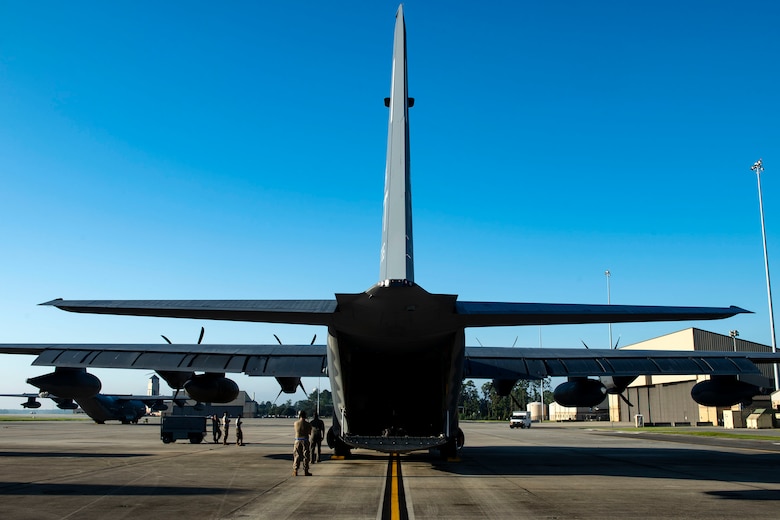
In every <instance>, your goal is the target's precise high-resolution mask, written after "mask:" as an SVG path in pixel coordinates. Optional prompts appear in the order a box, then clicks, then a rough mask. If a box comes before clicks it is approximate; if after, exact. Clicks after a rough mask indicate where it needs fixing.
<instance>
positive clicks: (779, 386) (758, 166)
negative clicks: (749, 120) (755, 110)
mask: <svg viewBox="0 0 780 520" xmlns="http://www.w3.org/2000/svg"><path fill="white" fill-rule="evenodd" d="M750 169H751V170H753V171H754V172H756V179H758V210H759V212H760V213H761V238H762V239H763V241H764V270H765V271H766V294H767V300H768V301H769V331H770V334H771V336H772V352H773V353H777V339H776V337H775V315H774V312H773V310H772V284H771V283H770V281H769V255H768V254H767V250H766V227H765V226H764V199H763V197H762V195H761V172H762V171H764V164H763V162H762V161H761V159H759V160H758V161H756V162H755V164H753V166H751V167H750ZM773 367H774V376H775V390H780V377H779V375H778V370H777V363H775V364H774V365H773Z"/></svg>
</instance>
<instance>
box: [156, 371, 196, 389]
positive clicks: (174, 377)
mask: <svg viewBox="0 0 780 520" xmlns="http://www.w3.org/2000/svg"><path fill="white" fill-rule="evenodd" d="M157 374H158V375H159V376H160V377H162V378H163V379H164V380H165V382H166V383H168V386H170V387H171V388H173V389H179V388H184V383H186V382H187V381H189V380H190V379H192V377H193V376H194V375H195V372H177V371H175V370H158V371H157Z"/></svg>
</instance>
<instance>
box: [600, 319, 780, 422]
mask: <svg viewBox="0 0 780 520" xmlns="http://www.w3.org/2000/svg"><path fill="white" fill-rule="evenodd" d="M622 348H623V349H632V350H700V351H713V350H716V351H737V352H771V351H772V348H771V347H769V346H767V345H762V344H760V343H754V342H752V341H746V340H743V339H739V338H733V337H731V336H724V335H723V334H717V333H715V332H709V331H706V330H701V329H696V328H689V329H684V330H681V331H678V332H673V333H671V334H667V335H665V336H661V337H658V338H653V339H649V340H647V341H642V342H640V343H635V344H633V345H627V346H625V347H622ZM758 366H759V369H760V370H761V373H762V375H761V376H753V377H751V378H747V377H745V376H743V377H741V379H743V380H745V381H746V382H748V383H751V384H754V385H757V386H761V387H764V388H770V389H773V388H774V379H773V374H772V365H770V364H761V365H758ZM708 378H709V376H695V375H691V376H639V377H638V378H636V380H635V381H634V382H633V383H631V385H629V387H628V388H627V389H626V391H625V393H624V395H625V396H626V397H627V398H628V400H629V401H630V402H631V404H633V405H634V406H633V407H629V406H628V405H627V404H626V402H625V401H624V400H623V399H621V398H620V396H617V395H611V396H609V416H610V420H612V421H624V422H629V421H630V422H634V417H635V416H636V415H637V414H641V415H642V416H643V418H644V423H645V424H652V425H667V424H668V425H678V426H682V425H694V426H695V425H697V424H699V425H705V424H712V425H722V424H723V410H728V409H729V408H715V407H710V406H702V405H699V404H697V403H696V402H695V401H694V400H693V399H692V398H691V388H693V386H694V385H695V384H696V383H697V382H699V381H703V380H705V379H708ZM768 399H769V397H768V396H767V397H766V399H765V401H766V402H764V401H763V400H760V399H756V400H754V403H756V401H759V402H760V403H761V404H760V405H759V407H764V408H770V407H771V406H770V405H769V401H768Z"/></svg>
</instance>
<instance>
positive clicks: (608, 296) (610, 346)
mask: <svg viewBox="0 0 780 520" xmlns="http://www.w3.org/2000/svg"><path fill="white" fill-rule="evenodd" d="M604 276H606V277H607V305H612V299H611V296H610V290H609V277H610V276H612V273H610V272H609V269H607V270H606V271H604ZM609 348H612V324H611V323H609Z"/></svg>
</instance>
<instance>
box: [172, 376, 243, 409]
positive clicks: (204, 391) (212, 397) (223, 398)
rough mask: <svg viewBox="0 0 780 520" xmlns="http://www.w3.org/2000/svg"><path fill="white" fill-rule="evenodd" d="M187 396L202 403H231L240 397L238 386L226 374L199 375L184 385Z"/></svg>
mask: <svg viewBox="0 0 780 520" xmlns="http://www.w3.org/2000/svg"><path fill="white" fill-rule="evenodd" d="M184 390H185V391H186V392H187V394H188V395H189V396H190V397H191V398H193V399H195V400H196V401H198V402H201V403H229V402H230V401H233V400H234V399H235V398H236V397H238V385H237V384H236V382H235V381H233V380H232V379H228V378H227V377H225V374H209V373H207V374H198V375H194V376H192V377H191V378H190V379H189V380H188V381H187V382H186V383H184Z"/></svg>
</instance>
